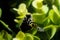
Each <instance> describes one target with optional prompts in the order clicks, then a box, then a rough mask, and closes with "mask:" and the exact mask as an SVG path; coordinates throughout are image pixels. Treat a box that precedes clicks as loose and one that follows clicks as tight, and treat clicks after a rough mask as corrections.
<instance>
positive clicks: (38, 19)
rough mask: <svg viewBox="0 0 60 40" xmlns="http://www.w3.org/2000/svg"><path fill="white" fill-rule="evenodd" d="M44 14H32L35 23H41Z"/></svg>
mask: <svg viewBox="0 0 60 40" xmlns="http://www.w3.org/2000/svg"><path fill="white" fill-rule="evenodd" d="M45 16H46V15H45V14H39V13H35V14H32V19H33V21H34V22H35V23H38V24H42V23H43V22H44V19H45Z"/></svg>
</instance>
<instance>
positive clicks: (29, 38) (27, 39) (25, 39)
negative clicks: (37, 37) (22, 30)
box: [24, 33, 34, 40]
mask: <svg viewBox="0 0 60 40" xmlns="http://www.w3.org/2000/svg"><path fill="white" fill-rule="evenodd" d="M24 40H34V38H33V36H32V35H31V34H29V33H26V34H25V38H24Z"/></svg>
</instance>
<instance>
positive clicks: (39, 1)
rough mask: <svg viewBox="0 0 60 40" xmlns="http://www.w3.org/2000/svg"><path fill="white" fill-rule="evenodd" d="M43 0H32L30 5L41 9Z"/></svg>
mask: <svg viewBox="0 0 60 40" xmlns="http://www.w3.org/2000/svg"><path fill="white" fill-rule="evenodd" d="M42 1H43V0H34V1H33V2H32V6H33V7H34V8H36V9H41V7H42V5H43V3H42Z"/></svg>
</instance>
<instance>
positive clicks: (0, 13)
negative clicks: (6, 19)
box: [0, 8, 2, 18]
mask: <svg viewBox="0 0 60 40" xmlns="http://www.w3.org/2000/svg"><path fill="white" fill-rule="evenodd" d="M1 15H2V10H1V8H0V18H1Z"/></svg>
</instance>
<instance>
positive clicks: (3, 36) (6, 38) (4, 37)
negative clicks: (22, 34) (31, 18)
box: [0, 30, 12, 40]
mask: <svg viewBox="0 0 60 40" xmlns="http://www.w3.org/2000/svg"><path fill="white" fill-rule="evenodd" d="M0 40H12V36H11V35H10V34H8V33H7V32H6V31H4V30H2V31H1V32H0Z"/></svg>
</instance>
